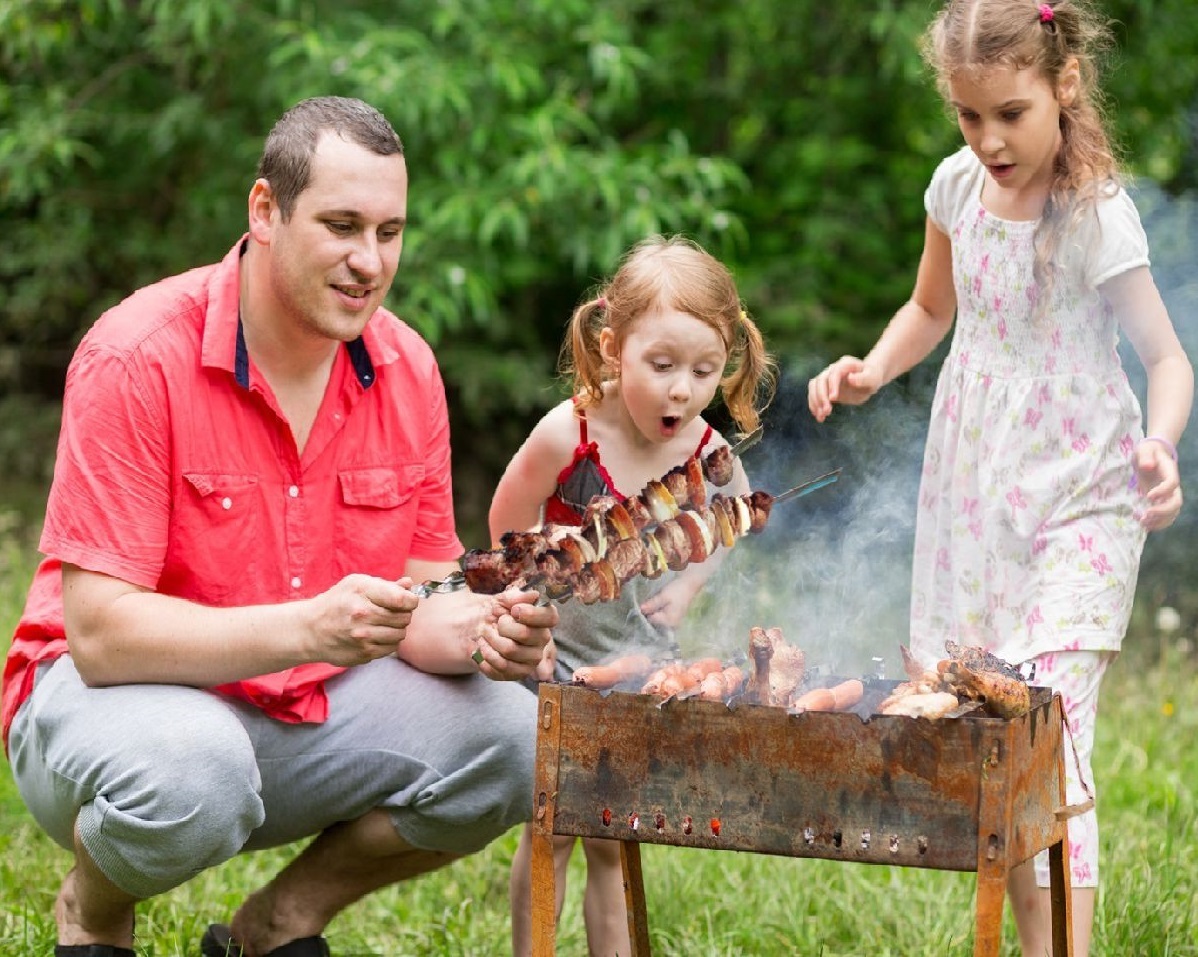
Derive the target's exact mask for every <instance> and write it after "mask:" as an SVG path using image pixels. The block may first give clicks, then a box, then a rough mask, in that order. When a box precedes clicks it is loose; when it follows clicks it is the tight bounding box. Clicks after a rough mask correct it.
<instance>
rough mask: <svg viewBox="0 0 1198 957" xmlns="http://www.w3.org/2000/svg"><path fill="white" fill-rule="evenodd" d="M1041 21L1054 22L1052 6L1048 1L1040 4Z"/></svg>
mask: <svg viewBox="0 0 1198 957" xmlns="http://www.w3.org/2000/svg"><path fill="white" fill-rule="evenodd" d="M1040 22H1041V23H1052V7H1050V6H1049V5H1048V4H1047V3H1042V4H1040Z"/></svg>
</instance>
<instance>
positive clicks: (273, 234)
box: [270, 133, 408, 342]
mask: <svg viewBox="0 0 1198 957" xmlns="http://www.w3.org/2000/svg"><path fill="white" fill-rule="evenodd" d="M407 210H408V171H407V164H406V163H405V162H404V158H403V156H402V155H401V154H395V155H392V156H379V155H377V154H376V153H372V152H370V151H369V150H367V149H366V148H365V147H362V146H358V145H357V144H356V143H350V142H347V141H346V140H343V139H342V138H341V137H339V136H337V135H336V134H334V133H325V134H324V135H323V136H322V137H321V139H320V141H319V142H318V144H317V148H316V154H315V156H314V157H313V161H312V177H311V181H310V182H309V184H308V187H307V188H306V189H305V190H304V191H303V192H302V193H300V194H299V197H298V199H297V201H296V205H295V209H294V210H293V211H292V214H291V218H290V219H289V220H288V221H286V222H284V221H283V219H282V215H281V213H280V211H279V209H278V207H277V206H276V207H274V208H273V209H272V211H271V216H270V221H271V227H270V260H271V293H272V296H273V298H274V299H275V301H276V304H277V305H278V306H279V307H280V309H281V311H282V313H283V314H285V315H287V316H288V317H290V318H291V319H292V320H293V321H295V322H296V323H297V324H298V326H299V328H300V331H303V332H307V333H310V334H315V335H318V336H321V337H324V338H327V339H336V340H339V341H342V342H348V341H351V340H353V339H356V338H357V337H358V336H359V335H361V333H362V330H363V328H365V326H366V323H367V321H368V320H369V319H370V317H371V316H372V315H373V314H374V311H375V310H376V309H377V308H378V307H379V306H380V305H382V302H383V299H384V298H385V297H386V295H387V291H388V289H390V288H391V282H392V280H393V279H394V278H395V272H396V269H398V267H399V254H400V251H401V250H402V249H403V230H404V224H405V223H406V221H407Z"/></svg>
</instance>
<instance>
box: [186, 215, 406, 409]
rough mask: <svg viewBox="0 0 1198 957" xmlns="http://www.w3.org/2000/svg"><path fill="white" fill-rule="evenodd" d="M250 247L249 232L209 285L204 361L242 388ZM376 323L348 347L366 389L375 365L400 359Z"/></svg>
mask: <svg viewBox="0 0 1198 957" xmlns="http://www.w3.org/2000/svg"><path fill="white" fill-rule="evenodd" d="M248 248H249V233H246V234H245V235H244V236H242V237H241V239H240V240H238V242H237V243H236V245H234V246H233V248H232V249H230V250H229V252H228V254H227V255H226V256H225V258H224V259H222V260H221V261H220V263H218V264H217V266H216V268H215V269H214V271H213V274H212V277H211V279H210V280H209V282H208V309H207V313H206V314H205V317H204V341H203V346H202V360H201V361H202V362H203V364H204V366H206V367H212V368H216V369H223V370H224V371H225V372H228V373H229V374H231V375H232V376H233V377H234V379H236V381H237V384H238V385H240V386H241V387H242V388H243V389H248V388H249V387H250V356H249V352H248V351H247V350H246V346H245V331H244V329H243V327H242V323H241V308H240V279H241V257H242V256H243V255H244V254H245V251H246V249H248ZM380 311H381V310H380ZM375 315H376V316H377V315H378V313H376V314H375ZM374 322H375V320H374V318H373V317H372V318H371V321H370V322H369V323H368V324H367V326H366V328H365V329H364V330H363V331H362V335H360V336H359V337H358V338H357V339H354V340H353V341H351V342H347V343H346V344H345V351H346V353H347V354H348V355H349V360H350V363H351V364H352V366H353V369H354V375H355V376H356V377H357V379H358V384H359V385H361V387H362V388H363V389H369V388H370V387H371V386H373V385H374V382H375V379H376V378H377V375H376V373H375V366H376V364H377V365H380V366H382V365H387V364H388V363H391V362H394V361H395V360H396V359H397V358H399V353H398V352H397V351H396V350H395V347H394V346H393V345H391V344H390V343H387V342H384V341H383V340H381V339H380V338H379V336H378V335H377V334H376V332H375V329H374Z"/></svg>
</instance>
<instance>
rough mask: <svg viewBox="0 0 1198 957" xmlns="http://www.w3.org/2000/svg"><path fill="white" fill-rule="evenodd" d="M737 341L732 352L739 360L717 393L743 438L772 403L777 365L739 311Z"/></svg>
mask: <svg viewBox="0 0 1198 957" xmlns="http://www.w3.org/2000/svg"><path fill="white" fill-rule="evenodd" d="M737 339H738V340H739V341H738V343H737V345H736V347H735V349H734V350H733V351H734V352H735V353H739V357H738V359H737V361H736V363H735V367H734V368H733V369H732V371H731V372H730V373H728V374H727V375H726V376H724V380H723V381H722V382H721V383H720V389H721V391H722V392H723V394H724V405H725V406H726V407H727V409H728V413H729V414H730V415H731V416H732V419H733V421H734V422H736V425H737V427H738V428H739V429H740V431H741V433H742V434H744V433H747V432H752V431H753V430H754V429H755V428H757V426H758V425H759V424H760V422H761V413H762V412H763V411H764V410H765V408H766V407H767V406H768V405H769V404H770V402H771V401H773V398H774V390H775V388H776V386H777V363H776V362H775V361H774V358H773V356H771V355H770V354H769V352H768V351H767V350H766V348H765V339H764V338H763V337H762V335H761V330H760V329H758V328H757V324H756V323H754V322H753V320H752V319H750V318H749V315H748V313H746V312H745V311H744V310H743V309H742V310H741V312H740V321H739V323H738V335H737Z"/></svg>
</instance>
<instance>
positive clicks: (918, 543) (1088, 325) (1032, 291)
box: [910, 172, 1144, 663]
mask: <svg viewBox="0 0 1198 957" xmlns="http://www.w3.org/2000/svg"><path fill="white" fill-rule="evenodd" d="M947 179H948V178H947V177H945V178H944V179H942V176H941V173H940V172H938V174H937V177H936V178H934V179H933V181H932V185H931V187H930V189H929V191H928V192H929V210H931V209H932V208H933V206H935V205H936V203H937V202H938V201H939V200H942V199H943V198H944V197H945V196H948V195H949V194H950V193H951V192H952V190H953V188H954V187H953V185H952V184H951V183H948V182H947ZM938 189H939V190H940V192H939V193H937V190H938ZM952 195H954V196H955V195H956V194H955V193H953V194H952ZM962 196H963V198H961V199H960V200H957V202H958V203H959V208H957V209H956V210H955V211H954V212H953V213H952V218H951V219H950V220H948V221H949V222H951V223H952V224H953V225H952V227H951V228H950V229H948V230H947V232H948V233H949V235H950V236H951V237H952V249H953V279H954V284H955V287H956V292H957V321H956V326H955V329H954V331H953V340H952V343H951V348H950V350H949V354H948V357H947V358H946V360H945V362H944V365H943V367H942V369H941V371H940V378H939V380H938V383H937V387H936V395H935V398H934V399H933V403H932V412H931V420H930V425H929V428H928V436H927V446H926V450H925V456H924V467H923V472H922V478H921V486H920V493H919V497H918V506H917V525H916V533H915V551H914V573H913V578H912V601H911V636H910V637H911V648H912V651H913V652H914V653H915V654H916V655H917V656H918V657H920V658H921V659H922V660H924V661H927V662H931V661H935V660H937V659H938V658H941V657H943V654H944V643H945V640H946V639H953V640H956V641H958V642H962V643H968V644H977V645H982V646H984V647H986V648H987V649H989V650H991V651H993V652H994V653H995V654H997V655H999V656H1000V657H1002V658H1004V659H1006V660H1008V661H1010V662H1013V663H1018V662H1023V661H1027V660H1029V659H1031V658H1033V657H1035V656H1036V655H1040V654H1043V653H1045V652H1049V651H1053V650H1057V649H1061V648H1065V647H1073V648H1078V649H1082V650H1110V651H1117V650H1118V649H1119V647H1120V644H1121V642H1122V640H1123V633H1124V631H1125V630H1126V627H1127V621H1128V617H1129V615H1130V611H1131V604H1132V598H1133V596H1134V593H1135V586H1136V577H1137V573H1138V569H1139V559H1140V552H1141V549H1142V547H1143V543H1144V532H1143V529H1142V528H1141V526H1140V525H1139V523H1138V522H1137V521H1136V520H1135V518H1134V517H1133V514H1132V512H1133V507H1134V505H1135V500H1134V492H1133V491H1132V490H1130V489H1129V488H1128V479H1129V477H1130V476H1131V474H1132V472H1131V465H1130V460H1129V454H1128V453H1129V450H1130V449H1132V448H1133V447H1134V445H1135V442H1136V441H1137V440H1138V439H1139V437H1140V436H1141V435H1142V431H1141V429H1142V426H1141V412H1140V406H1139V402H1138V401H1137V399H1136V397H1135V395H1134V393H1133V392H1132V390H1131V388H1130V386H1129V384H1128V381H1127V377H1126V375H1125V374H1124V371H1123V368H1122V366H1121V365H1120V361H1119V356H1118V353H1117V350H1116V346H1117V342H1118V327H1117V324H1116V321H1115V318H1114V316H1113V315H1112V313H1111V310H1110V309H1109V307H1108V306H1107V305H1106V303H1105V301H1104V300H1103V299H1102V298H1101V296H1100V295H1099V294H1098V292H1097V290H1096V289H1094V288H1088V287H1086V286H1085V285H1084V283H1083V282H1082V280H1081V278H1080V276H1075V275H1074V274H1073V273H1071V272H1070V271H1069V270H1067V269H1065V268H1061V269H1058V270H1057V271H1056V273H1055V276H1054V280H1053V283H1052V285H1051V287H1049V288H1048V290H1042V289H1041V288H1040V286H1039V284H1038V283H1037V281H1036V279H1035V278H1034V268H1033V265H1034V249H1033V236H1034V233H1035V228H1036V223H1035V222H1012V221H1007V220H1003V219H999V218H997V217H995V216H993V215H991V214H990V213H989V212H988V211H987V210H986V209H985V208H984V207H983V206H982V203H981V201H980V192H979V191H977V190H974V191H973V192H972V194H962ZM943 205H945V203H941V206H943ZM938 208H939V207H938ZM1102 242H1103V243H1105V242H1106V239H1105V238H1104V239H1103V240H1102ZM1104 249H1105V246H1104ZM1088 252H1090V250H1087V253H1088ZM1133 265H1134V264H1133ZM1074 272H1076V270H1075V271H1074ZM1042 300H1043V302H1042ZM996 596H997V600H996Z"/></svg>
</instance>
